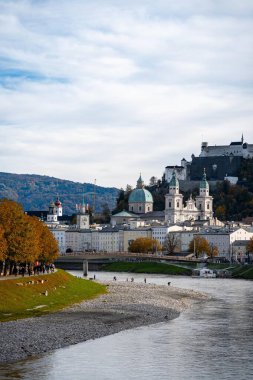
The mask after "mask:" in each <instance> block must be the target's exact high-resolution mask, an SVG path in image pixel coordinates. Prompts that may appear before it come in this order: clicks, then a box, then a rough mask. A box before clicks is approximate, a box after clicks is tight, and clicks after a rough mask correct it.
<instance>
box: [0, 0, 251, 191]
mask: <svg viewBox="0 0 253 380" xmlns="http://www.w3.org/2000/svg"><path fill="white" fill-rule="evenodd" d="M252 17H253V5H252V2H251V1H246V0H243V1H241V2H240V3H238V1H227V0H221V1H219V2H214V1H212V0H210V1H208V0H207V1H205V2H203V1H200V0H190V1H187V2H185V1H183V0H181V1H180V0H179V1H177V2H175V1H172V0H167V1H165V0H164V1H163V0H158V1H157V2H156V3H154V2H151V1H144V0H139V1H138V0H137V1H132V0H131V1H128V2H127V3H125V2H122V1H113V0H111V1H109V0H107V1H101V0H95V1H93V2H92V3H88V2H83V1H81V0H79V1H78V0H74V1H72V2H69V1H66V0H65V1H61V2H60V3H56V2H55V1H49V0H48V1H43V2H42V1H32V0H30V1H29V0H26V1H22V0H21V1H19V2H16V1H8V2H6V1H3V0H2V1H1V0H0V69H1V71H0V137H1V140H0V151H1V162H2V169H1V170H2V171H9V172H19V173H21V172H23V173H24V172H25V173H32V172H33V173H38V174H48V175H52V176H55V177H57V176H58V177H61V178H66V179H72V180H78V181H81V182H85V181H87V182H92V181H93V179H94V178H97V181H98V184H101V185H107V186H118V187H120V186H124V185H125V184H126V183H130V184H132V185H135V182H136V178H137V176H138V174H139V172H140V171H141V172H142V174H143V177H144V178H145V180H146V181H147V182H148V180H149V178H150V177H151V176H152V175H156V176H161V174H162V172H163V170H164V167H165V166H166V165H169V164H171V165H173V164H178V163H179V162H180V159H181V158H182V157H185V158H186V159H189V158H190V155H191V153H194V154H195V155H197V154H198V153H199V150H200V144H201V140H202V139H204V140H207V141H209V142H210V143H212V144H226V143H230V140H238V139H239V138H240V136H241V133H242V132H243V133H244V135H245V138H246V139H247V141H248V142H253V129H252V121H253V106H252V104H253V102H252V97H253V94H252V86H251V85H252V80H253V74H252V58H253V51H252V48H251V47H252V42H253V41H252V40H253V23H252Z"/></svg>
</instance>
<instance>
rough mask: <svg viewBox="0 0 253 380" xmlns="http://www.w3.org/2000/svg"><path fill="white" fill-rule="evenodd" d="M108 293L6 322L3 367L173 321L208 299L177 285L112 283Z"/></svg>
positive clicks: (0, 354) (0, 343)
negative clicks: (5, 364) (123, 331)
mask: <svg viewBox="0 0 253 380" xmlns="http://www.w3.org/2000/svg"><path fill="white" fill-rule="evenodd" d="M106 285H107V286H108V294H105V295H103V296H100V297H98V298H96V299H94V300H91V301H86V302H82V303H80V304H76V305H74V306H72V307H69V308H66V309H64V310H62V311H60V312H56V313H53V314H48V315H45V316H42V317H38V318H28V319H22V320H18V321H12V322H5V323H1V329H0V347H1V350H0V363H4V362H11V361H16V360H20V359H24V358H27V357H29V356H35V355H39V354H42V353H44V352H48V351H51V350H55V349H57V348H61V347H64V346H68V345H71V344H76V343H79V342H83V341H86V340H89V339H96V338H100V337H102V336H106V335H110V334H114V333H117V332H119V331H122V330H126V329H130V328H134V327H138V326H143V325H149V324H153V323H158V322H163V321H169V320H171V319H173V318H176V317H177V316H178V315H179V313H180V312H182V311H183V310H185V309H186V308H188V307H190V306H191V305H192V303H193V302H195V301H200V300H206V299H207V298H208V297H207V296H206V295H204V294H202V293H198V292H195V291H193V290H182V289H179V288H174V287H172V286H168V287H166V286H159V285H153V284H137V283H128V282H107V283H106Z"/></svg>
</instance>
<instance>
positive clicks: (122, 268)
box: [102, 262, 192, 276]
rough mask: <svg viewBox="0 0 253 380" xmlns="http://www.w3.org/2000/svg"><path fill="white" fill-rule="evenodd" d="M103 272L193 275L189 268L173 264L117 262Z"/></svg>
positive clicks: (108, 265)
mask: <svg viewBox="0 0 253 380" xmlns="http://www.w3.org/2000/svg"><path fill="white" fill-rule="evenodd" d="M102 270H104V271H108V272H132V273H157V274H170V275H181V276H191V274H192V270H191V269H189V268H183V267H180V266H177V265H173V264H163V263H156V262H147V263H145V262H142V263H128V262H115V263H110V264H106V265H104V266H103V267H102Z"/></svg>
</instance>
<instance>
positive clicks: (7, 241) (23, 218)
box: [0, 199, 58, 274]
mask: <svg viewBox="0 0 253 380" xmlns="http://www.w3.org/2000/svg"><path fill="white" fill-rule="evenodd" d="M1 231H2V232H1ZM1 245H2V248H1ZM57 254H58V244H57V241H56V240H55V238H54V236H53V234H52V233H51V232H50V231H49V229H48V228H47V227H46V226H45V225H44V223H42V222H40V221H39V220H38V219H37V218H32V217H30V216H28V215H26V214H24V211H23V209H22V206H21V205H20V204H18V203H16V202H14V201H10V200H7V199H3V200H0V261H1V260H2V258H4V259H5V273H6V271H7V270H8V269H9V273H10V274H11V273H12V269H13V268H15V266H16V265H17V264H29V263H33V262H34V261H35V260H38V259H40V258H42V259H43V260H44V261H50V262H51V261H53V260H54V259H55V258H56V257H57ZM3 255H4V256H3Z"/></svg>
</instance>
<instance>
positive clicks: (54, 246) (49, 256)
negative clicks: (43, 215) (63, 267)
mask: <svg viewBox="0 0 253 380" xmlns="http://www.w3.org/2000/svg"><path fill="white" fill-rule="evenodd" d="M40 244H41V250H40V255H39V260H40V261H42V262H44V263H48V262H52V261H54V260H55V259H56V258H57V257H58V255H59V247H58V242H57V240H56V239H55V237H54V235H53V234H52V233H51V231H49V229H48V227H47V226H46V225H45V224H43V225H42V231H41V235H40Z"/></svg>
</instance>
